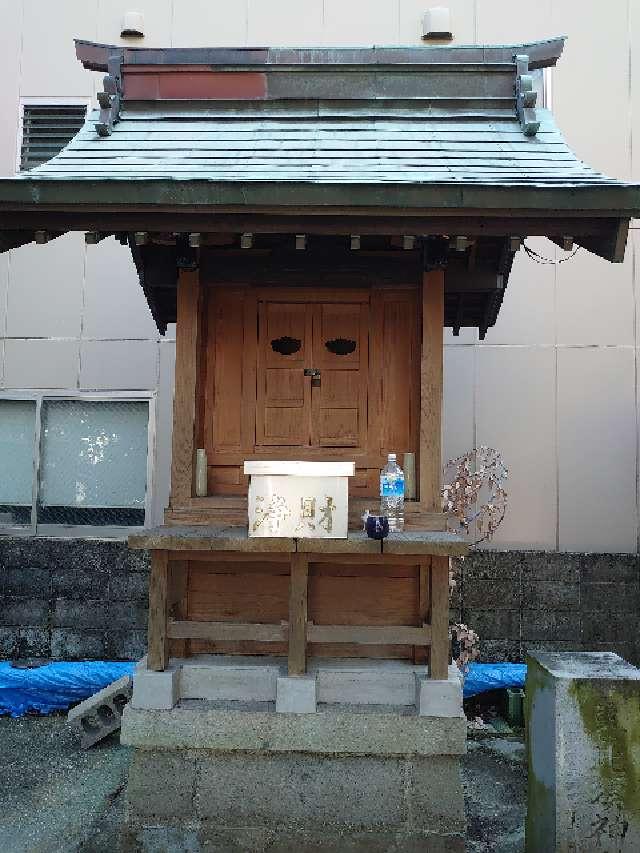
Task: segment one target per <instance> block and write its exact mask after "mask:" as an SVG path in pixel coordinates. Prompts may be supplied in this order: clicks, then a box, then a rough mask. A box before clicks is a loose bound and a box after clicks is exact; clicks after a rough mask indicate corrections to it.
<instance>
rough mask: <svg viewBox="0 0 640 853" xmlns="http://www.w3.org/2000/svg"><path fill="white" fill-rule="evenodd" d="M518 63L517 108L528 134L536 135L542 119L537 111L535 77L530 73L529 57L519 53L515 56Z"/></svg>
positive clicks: (523, 127) (522, 124)
mask: <svg viewBox="0 0 640 853" xmlns="http://www.w3.org/2000/svg"><path fill="white" fill-rule="evenodd" d="M514 59H515V63H516V110H517V111H518V118H519V119H520V125H521V127H522V129H523V131H524V132H525V135H526V136H535V135H536V133H537V132H538V130H539V128H540V121H539V119H538V116H537V113H536V111H535V105H536V100H537V97H538V95H537V93H536V92H534V90H533V77H532V76H531V74H529V57H528V56H527V55H526V54H522V53H518V54H516V55H515V57H514Z"/></svg>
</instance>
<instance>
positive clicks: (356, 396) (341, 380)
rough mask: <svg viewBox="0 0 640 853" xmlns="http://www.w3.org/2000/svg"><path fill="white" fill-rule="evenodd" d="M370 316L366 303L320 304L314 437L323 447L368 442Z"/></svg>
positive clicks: (316, 328)
mask: <svg viewBox="0 0 640 853" xmlns="http://www.w3.org/2000/svg"><path fill="white" fill-rule="evenodd" d="M368 316H369V307H368V305H366V304H363V303H356V304H354V303H346V304H331V303H329V304H326V305H316V306H315V310H314V322H313V359H314V364H313V366H314V367H315V368H317V369H319V370H320V384H319V385H318V384H316V385H314V386H313V387H312V407H313V429H314V432H313V442H314V444H315V445H316V446H319V447H357V448H362V449H364V448H365V447H366V443H367V397H368V367H369V365H368V361H369V353H368Z"/></svg>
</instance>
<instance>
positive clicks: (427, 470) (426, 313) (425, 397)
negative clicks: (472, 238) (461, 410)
mask: <svg viewBox="0 0 640 853" xmlns="http://www.w3.org/2000/svg"><path fill="white" fill-rule="evenodd" d="M443 325H444V271H443V270H433V271H431V272H426V273H425V274H424V276H423V279H422V358H421V362H420V504H421V506H422V508H423V509H424V510H426V511H427V512H440V511H441V504H440V477H441V474H440V472H441V469H442V449H441V444H442V440H441V429H442V347H443Z"/></svg>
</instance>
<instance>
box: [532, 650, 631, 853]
mask: <svg viewBox="0 0 640 853" xmlns="http://www.w3.org/2000/svg"><path fill="white" fill-rule="evenodd" d="M528 663H529V668H528V674H527V686H526V696H527V700H526V701H527V729H528V731H527V736H528V738H527V739H528V749H529V799H528V812H527V845H526V849H527V853H552V851H567V852H568V851H578V853H581V851H584V853H589V851H597V850H602V851H611V853H614V851H615V853H632V851H633V853H636V851H638V850H640V670H638V669H636V667H633V666H631V665H630V664H628V663H626V662H625V661H624V660H623V659H622V658H620V657H618V655H615V654H611V653H596V652H593V653H591V652H566V653H556V654H551V653H549V654H538V655H534V656H532V657H531V658H530V659H529V661H528Z"/></svg>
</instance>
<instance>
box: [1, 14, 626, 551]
mask: <svg viewBox="0 0 640 853" xmlns="http://www.w3.org/2000/svg"><path fill="white" fill-rule="evenodd" d="M429 5H430V4H429V2H428V0H427V2H420V0H305V1H304V2H301V0H235V2H234V3H229V2H222V0H153V2H150V0H147V2H146V3H145V2H142V3H136V4H134V6H135V7H136V8H140V9H141V10H142V11H143V12H144V15H145V31H146V37H145V39H144V41H142V42H140V41H139V40H138V41H136V42H135V43H136V44H145V45H151V46H169V45H174V46H203V45H210V46H214V45H246V44H252V45H265V44H270V45H277V44H280V45H313V44H317V45H345V44H353V45H366V44H372V43H373V44H412V43H413V44H417V43H420V32H421V17H422V14H423V13H424V11H425V10H426V8H428V6H429ZM433 5H447V6H449V8H450V9H451V11H452V15H453V29H454V34H455V40H456V41H457V42H462V43H469V42H481V43H512V42H518V41H528V40H533V39H538V38H546V37H549V36H553V35H557V34H567V35H568V37H569V38H568V42H567V46H566V49H565V53H564V55H563V57H562V58H561V60H560V62H559V65H558V68H557V69H556V70H554V71H553V72H552V74H551V87H550V90H551V91H550V93H551V99H552V104H551V106H552V108H553V110H554V113H555V115H556V118H557V121H558V123H559V125H560V127H561V129H562V130H563V132H564V133H565V135H566V137H567V139H568V141H569V143H570V144H571V145H572V147H573V148H574V149H575V151H576V152H577V153H578V155H579V156H581V157H583V158H584V159H586V160H587V161H588V162H590V163H591V164H592V165H593V166H595V167H597V168H599V169H602V170H603V171H605V172H607V173H608V174H610V175H613V176H615V177H617V178H620V179H623V180H629V179H634V180H640V82H638V81H637V79H636V78H637V77H638V74H640V71H639V68H640V0H615V2H614V3H600V2H596V0H536V2H535V3H531V2H530V0H528V1H527V2H525V0H449V2H446V0H438V3H437V4H435V2H434V4H433ZM127 8H128V4H127V3H126V0H65V2H63V3H51V2H49V0H0V14H1V16H2V17H1V20H2V34H1V36H0V42H1V44H2V50H1V51H0V80H2V85H1V86H0V115H2V116H3V120H2V123H1V124H0V173H1V174H4V175H11V174H13V173H14V171H15V166H16V150H17V144H18V124H19V122H18V117H19V104H20V99H21V98H39V99H40V98H42V99H45V98H71V97H78V98H87V97H91V98H95V92H96V91H97V88H98V86H99V84H100V76H101V75H98V74H91V73H90V72H87V71H84V70H83V69H82V67H81V66H80V64H79V63H78V62H77V61H76V59H75V54H74V50H73V38H74V37H80V38H86V39H93V40H96V41H101V42H111V43H113V42H120V41H122V40H121V39H120V38H119V30H120V21H121V17H122V14H123V13H124V11H126V9H127ZM125 43H126V42H125ZM637 233H638V232H637V231H635V230H632V232H631V236H630V239H629V245H628V250H627V259H626V261H625V263H624V264H623V265H620V266H613V265H610V264H607V263H605V262H604V261H601V260H599V259H598V258H595V257H593V256H590V255H587V254H586V253H585V252H578V254H577V255H576V256H575V257H574V258H572V259H571V260H569V261H567V262H566V263H563V264H561V265H557V266H554V265H540V264H536V263H534V262H533V261H532V260H530V259H529V258H528V257H527V256H526V255H524V253H520V254H519V255H518V256H517V258H516V262H515V264H514V268H513V272H512V275H511V278H510V282H509V287H508V289H507V294H506V298H505V302H504V305H503V308H502V311H501V313H500V317H499V320H498V323H497V325H496V327H495V328H494V329H491V330H490V331H489V332H488V334H487V336H486V339H485V341H484V342H479V341H478V339H477V333H476V332H474V331H472V330H466V331H465V330H463V331H462V333H461V335H460V337H459V338H454V337H453V336H452V335H451V334H450V332H447V333H446V348H445V419H444V430H445V440H444V454H445V458H449V457H451V456H454V455H457V454H459V453H461V452H464V451H465V450H468V449H470V448H471V447H473V446H475V445H478V444H488V445H490V446H493V447H496V448H497V449H499V450H500V451H501V452H502V453H503V455H504V457H505V459H506V461H507V464H508V466H509V468H510V481H509V484H508V489H509V509H508V514H507V518H506V520H505V522H504V524H503V525H502V527H501V528H500V530H499V532H498V534H497V536H496V538H495V539H494V541H493V543H492V546H491V547H500V548H503V547H516V548H544V549H550V550H555V549H559V550H562V551H576V550H577V551H622V552H636V551H637V548H638V534H639V515H638V499H637V495H638V464H637V460H638V393H637V374H638V349H639V346H640V339H639V331H640V329H639V322H640V320H639V318H638V311H637V295H636V291H637V289H638V288H637V287H636V282H637V280H638V274H637V272H636V263H635V258H636V256H637V251H638V248H639V246H638V236H637ZM529 243H530V245H531V246H532V248H534V249H536V250H537V251H538V252H540V253H541V254H543V255H546V256H548V257H550V258H554V259H559V257H560V256H562V255H563V253H562V252H560V251H559V250H556V249H555V247H554V246H553V245H552V244H551V243H549V242H547V241H546V240H541V239H540V240H538V239H532V240H530V241H529ZM174 356H175V352H174V342H173V333H172V330H171V329H170V332H169V334H168V336H167V337H166V338H160V337H159V336H158V334H157V331H156V329H155V326H154V324H153V322H152V320H151V316H150V313H149V310H148V308H147V306H146V303H145V300H144V297H143V294H142V291H141V289H140V287H139V286H138V283H137V276H136V273H135V270H134V267H133V264H132V262H131V259H130V256H129V252H128V249H126V248H124V247H122V246H120V245H119V244H118V243H116V241H115V240H113V239H109V240H105V241H103V242H102V243H100V244H99V245H97V246H89V247H86V246H85V245H84V242H83V238H82V235H79V234H70V235H67V236H65V237H62V238H59V239H58V240H55V241H53V242H52V243H50V244H48V245H46V246H37V247H36V246H25V247H22V248H20V249H16V250H14V251H12V252H10V253H7V254H4V255H0V389H16V390H28V389H49V388H52V389H63V390H64V389H66V390H69V391H72V390H73V391H77V390H87V391H89V390H91V391H101V390H104V391H109V390H128V391H153V392H157V394H158V400H157V421H158V422H157V431H156V453H157V464H156V472H157V474H156V482H155V483H154V484H153V489H154V506H155V515H156V519H159V518H160V516H161V508H162V506H163V505H164V503H165V502H166V498H167V495H168V485H169V473H168V467H169V453H170V422H171V394H172V392H171V383H172V372H173V359H174Z"/></svg>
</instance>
